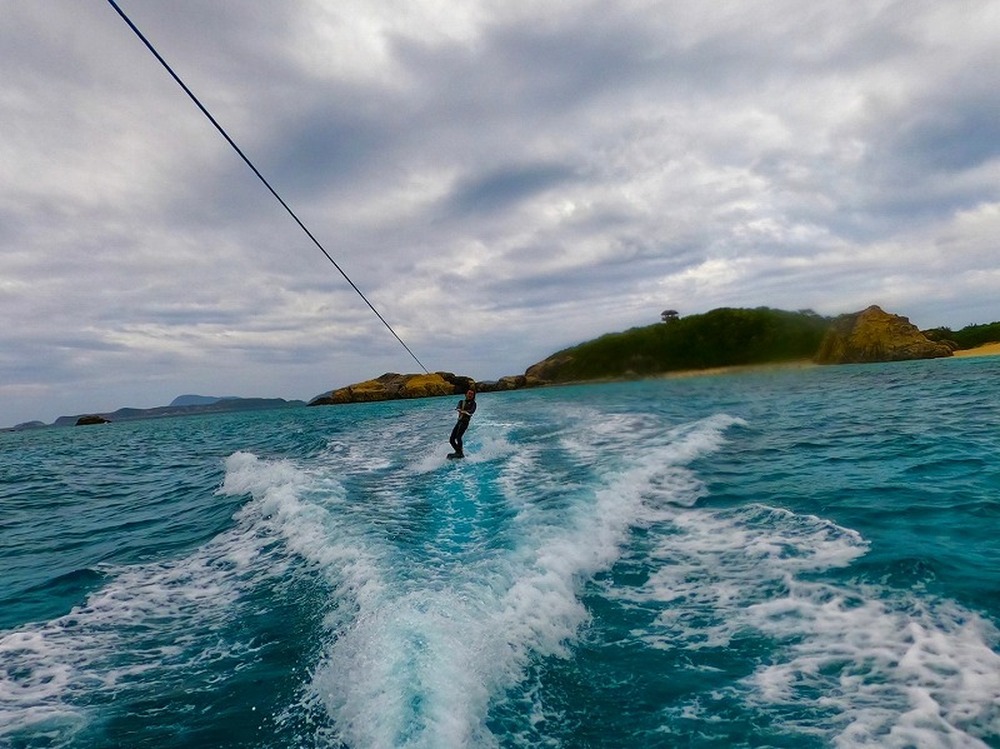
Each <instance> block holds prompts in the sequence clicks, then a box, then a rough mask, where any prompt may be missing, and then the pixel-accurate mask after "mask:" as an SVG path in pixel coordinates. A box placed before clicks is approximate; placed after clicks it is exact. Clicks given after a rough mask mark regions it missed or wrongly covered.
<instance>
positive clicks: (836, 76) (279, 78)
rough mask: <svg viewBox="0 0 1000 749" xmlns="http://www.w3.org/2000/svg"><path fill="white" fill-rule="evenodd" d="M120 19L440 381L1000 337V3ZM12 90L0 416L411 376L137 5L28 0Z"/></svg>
mask: <svg viewBox="0 0 1000 749" xmlns="http://www.w3.org/2000/svg"><path fill="white" fill-rule="evenodd" d="M123 7H124V8H125V10H126V11H127V12H130V13H131V14H132V15H133V19H134V20H135V21H136V22H137V23H138V24H139V25H140V27H142V28H143V30H144V31H145V32H146V34H147V35H148V36H149V37H150V39H151V40H152V41H153V43H154V44H156V45H157V47H158V48H159V50H160V52H161V53H162V54H163V55H164V56H165V57H166V58H167V59H168V60H169V61H170V62H171V63H172V64H173V65H174V66H175V68H176V69H177V71H178V72H179V73H180V74H181V75H182V76H183V77H184V78H185V80H186V81H187V83H188V84H189V85H190V86H191V87H192V89H193V90H194V91H195V92H196V93H197V94H198V95H199V97H200V98H201V99H202V100H203V101H204V102H205V104H206V105H207V106H209V108H210V109H211V110H212V111H213V113H214V114H215V115H216V117H217V118H218V119H219V121H220V122H222V123H223V125H224V126H225V127H226V128H227V129H228V130H229V131H230V133H231V134H232V135H233V136H234V137H235V138H236V139H237V141H238V142H239V143H240V145H241V146H242V147H243V148H244V150H245V151H246V152H247V153H248V154H249V155H250V156H251V158H252V159H254V161H255V163H257V165H258V167H260V168H262V169H263V171H264V173H265V175H266V176H267V177H268V179H269V180H271V181H272V183H273V184H274V185H275V186H276V187H277V188H278V189H279V191H280V192H281V193H282V195H283V196H284V197H285V198H286V199H287V200H288V201H289V203H290V204H291V205H292V207H293V208H294V209H295V210H296V212H297V213H298V214H299V215H300V217H301V218H302V219H303V220H304V221H305V222H306V224H307V225H308V226H309V228H310V229H311V230H312V231H313V232H314V234H315V235H316V236H317V237H318V238H319V239H320V241H321V242H322V243H323V245H324V246H325V247H326V248H327V250H328V251H329V252H330V253H331V255H333V256H334V258H335V259H336V260H337V262H338V263H339V264H341V266H342V267H343V268H344V269H345V270H346V271H347V272H348V273H349V274H350V275H351V277H352V278H353V279H354V280H355V282H356V283H357V284H358V285H359V287H360V288H361V289H362V290H363V291H364V292H365V293H366V295H367V296H368V297H369V298H370V299H371V300H372V301H373V302H374V303H375V305H376V306H377V307H378V308H379V309H380V311H382V312H383V313H384V315H385V316H386V318H387V319H388V320H389V321H390V322H391V323H392V324H393V326H394V327H395V328H396V330H397V331H398V332H400V333H401V334H403V337H404V339H405V340H407V342H408V344H409V345H410V346H411V348H413V349H414V351H415V352H416V353H417V354H418V355H419V356H420V357H421V359H422V360H423V361H424V362H425V363H427V364H428V365H429V366H430V367H431V368H442V369H449V370H452V371H456V372H462V373H469V374H472V375H474V376H477V377H482V378H487V377H496V376H499V375H502V374H508V373H513V372H518V371H523V369H524V368H525V367H526V366H527V365H528V364H531V363H532V362H533V361H535V360H537V359H539V358H541V357H542V356H544V355H546V354H548V353H551V352H552V351H554V350H556V349H558V348H561V347H563V346H565V345H569V344H572V343H576V342H578V341H580V340H583V339H586V338H589V337H592V336H594V335H597V334H600V333H603V332H606V331H608V330H613V329H621V328H624V327H627V326H630V325H635V324H643V323H651V322H655V321H656V320H657V319H658V315H659V311H660V310H661V309H663V308H664V307H668V306H669V307H672V308H676V309H679V310H681V311H682V313H683V314H690V313H693V312H700V311H705V310H707V309H711V308H712V307H716V306H757V305H760V304H769V305H772V306H779V307H784V308H788V309H798V308H803V307H812V308H815V309H817V310H818V311H821V312H824V313H831V314H832V313H837V312H842V311H850V310H853V309H859V308H861V307H863V306H867V304H870V303H879V304H883V305H884V306H886V307H892V308H893V309H892V311H894V312H899V313H901V314H906V315H908V316H910V317H911V319H914V320H915V321H919V322H918V324H921V325H926V326H930V325H937V324H945V325H952V326H961V325H964V324H967V323H969V322H986V321H990V320H992V319H994V318H996V317H998V316H1000V315H998V313H997V310H996V308H995V302H994V301H993V300H994V298H995V288H996V281H997V277H996V270H995V268H996V265H997V263H996V259H997V252H996V245H995V244H994V242H993V237H995V236H996V229H997V228H998V226H997V225H998V223H1000V221H998V217H997V215H998V208H997V206H998V204H1000V146H998V145H997V144H998V143H1000V123H998V121H997V119H996V117H995V113H996V111H997V109H998V104H1000V101H998V100H1000V93H998V92H997V90H996V87H995V85H994V81H995V80H997V78H998V73H1000V61H998V59H997V56H996V54H995V50H996V48H997V44H998V42H1000V4H998V3H997V2H995V0H979V1H978V2H976V1H973V2H969V3H962V4H951V5H949V4H942V3H932V2H922V1H921V2H912V3H906V4H901V3H898V2H892V1H891V0H885V1H884V2H875V3H863V4H858V3H846V4H845V3H834V2H820V3H811V4H802V3H798V2H792V0H781V1H780V2H779V1H774V2H762V3H754V4H749V5H748V4H738V3H721V4H719V3H717V4H709V5H705V4H691V3H688V4H683V3H670V4H666V5H664V4H662V3H649V2H640V1H636V2H629V3H626V4H619V5H617V6H614V7H609V6H608V5H607V4H599V3H576V2H556V3H542V4H539V3H537V2H514V3H505V4H502V5H501V6H497V5H496V4H489V3H482V2H479V3H475V2H474V3H466V4H463V5H462V6H461V7H456V6H455V5H454V4H453V3H451V4H448V3H444V2H440V1H438V0H434V1H433V2H431V1H428V2H424V1H423V0H418V1H417V2H413V3H409V4H407V5H406V6H405V8H403V7H401V6H400V5H399V4H398V3H384V2H371V1H370V0H365V2H360V1H359V2H348V3H346V4H344V3H339V4H335V5H331V4H329V3H321V2H318V0H302V1H301V2H299V1H296V2H289V3H281V4H273V5H261V4H258V5H255V6H253V8H252V9H249V8H244V9H239V10H238V9H236V8H234V7H232V6H229V5H226V4H204V3H191V2H182V3H179V4H174V3H172V4H170V5H169V7H168V6H166V5H160V4H150V3H139V2H130V3H124V4H123ZM0 64H2V65H3V68H4V71H5V75H4V78H3V80H2V82H0V122H2V123H3V125H2V126H0V127H2V128H3V135H4V137H3V138H0V242H2V245H0V314H2V315H3V319H5V320H6V321H8V324H7V325H6V326H5V329H4V330H3V331H2V332H0V350H2V351H3V354H0V381H2V382H4V385H3V389H2V390H0V397H2V402H0V424H4V423H15V422H17V421H23V420H28V419H33V418H42V419H46V420H51V419H52V418H54V417H55V416H58V415H60V414H61V413H70V412H79V411H84V410H99V409H112V408H115V407H118V406H122V405H135V406H151V405H160V404H161V403H163V402H166V401H169V400H170V399H171V398H172V397H173V396H174V395H176V394H177V393H179V392H190V391H197V390H199V389H200V390H202V391H205V392H209V393H223V392H224V393H234V392H236V393H237V394H245V395H268V396H272V395H273V396H279V395H280V396H285V397H302V398H308V397H311V396H312V395H315V394H317V393H319V392H320V391H322V390H325V389H328V388H330V387H332V386H335V385H339V384H344V383H346V382H350V381H353V380H355V379H362V378H364V377H368V376H371V375H373V374H378V373H380V372H381V371H384V370H387V369H395V370H399V371H404V370H413V369H414V368H415V366H416V365H415V363H413V362H412V360H410V359H409V357H408V355H406V353H405V352H404V351H403V350H402V348H401V347H399V346H398V344H397V343H396V342H395V341H394V340H393V339H392V338H391V336H390V335H389V333H388V331H386V330H385V329H384V328H383V327H382V325H381V323H379V322H378V321H377V320H376V319H375V318H374V316H373V315H371V313H370V311H368V309H367V308H366V307H365V306H364V303H363V302H362V301H361V300H360V299H359V298H358V297H357V296H356V295H355V294H354V292H353V291H352V290H351V289H350V288H349V287H348V286H347V284H346V282H344V281H343V279H342V278H340V276H339V274H338V273H337V272H336V270H335V269H334V268H333V267H332V266H331V265H330V264H329V262H328V261H327V260H326V259H325V258H324V257H323V256H322V254H321V253H320V252H319V250H318V249H317V248H315V247H314V246H313V245H312V244H311V243H310V241H309V240H308V239H307V238H306V237H305V236H304V235H302V234H301V232H299V230H298V228H297V227H296V226H295V224H294V223H293V222H292V220H291V219H290V218H289V217H288V216H287V215H285V214H284V213H283V212H282V209H281V208H280V207H279V206H277V204H276V203H275V202H274V201H273V199H271V198H270V196H269V195H268V194H267V193H266V192H265V191H264V189H263V188H262V187H261V186H260V185H259V184H258V183H256V181H255V178H254V177H253V176H252V175H251V174H250V173H249V171H248V170H247V168H246V167H245V166H244V165H243V164H242V163H241V162H240V161H239V159H238V158H237V157H236V155H235V154H233V153H232V152H231V151H230V150H228V146H227V145H226V144H225V143H224V141H223V140H222V139H221V137H220V136H219V135H218V134H217V133H216V132H215V131H214V130H213V129H212V128H211V126H210V125H209V123H208V122H207V121H206V120H204V118H203V117H202V116H201V115H200V113H198V111H197V110H196V109H195V108H194V106H193V105H192V104H191V103H190V102H189V101H188V100H187V99H186V97H185V96H184V94H183V93H182V92H181V91H180V89H179V88H178V87H177V86H176V84H175V83H174V82H173V81H171V80H170V79H169V77H168V76H167V74H166V73H165V72H164V71H163V70H162V68H160V67H159V66H158V64H157V63H156V62H155V60H153V58H152V57H151V56H150V55H149V54H148V52H146V50H145V49H144V48H143V47H142V45H141V44H140V43H139V42H138V40H137V39H135V38H134V37H133V36H132V35H131V32H130V31H129V30H128V29H127V27H125V25H124V24H122V23H121V21H120V19H118V18H117V17H116V16H115V14H114V13H113V12H112V11H111V10H110V8H103V7H102V6H99V5H98V6H93V5H86V4H80V3H77V2H75V1H74V0H50V1H49V2H46V3H30V4H29V3H19V4H13V5H11V6H10V7H9V8H7V9H6V10H5V22H4V24H3V27H2V28H0ZM124 398H134V399H135V402H123V401H122V399H124Z"/></svg>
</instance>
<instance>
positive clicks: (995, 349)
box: [952, 342, 1000, 356]
mask: <svg viewBox="0 0 1000 749" xmlns="http://www.w3.org/2000/svg"><path fill="white" fill-rule="evenodd" d="M952 356H1000V342H995V343H984V344H983V345H982V346H976V347H975V348H962V349H959V350H958V351H954V352H952Z"/></svg>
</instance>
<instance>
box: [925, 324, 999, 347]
mask: <svg viewBox="0 0 1000 749" xmlns="http://www.w3.org/2000/svg"><path fill="white" fill-rule="evenodd" d="M924 333H925V334H926V335H927V337H928V338H930V339H931V340H933V341H954V342H955V343H956V344H958V348H960V349H969V348H976V347H977V346H983V345H985V344H987V343H996V342H997V341H1000V322H989V323H983V324H980V325H966V326H965V327H964V328H962V329H961V330H952V329H951V328H932V329H931V330H925V331H924Z"/></svg>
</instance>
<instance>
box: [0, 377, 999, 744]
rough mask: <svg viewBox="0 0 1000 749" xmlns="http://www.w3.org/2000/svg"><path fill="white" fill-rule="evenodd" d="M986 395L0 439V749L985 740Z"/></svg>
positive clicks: (822, 385)
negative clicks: (467, 422)
mask: <svg viewBox="0 0 1000 749" xmlns="http://www.w3.org/2000/svg"><path fill="white" fill-rule="evenodd" d="M998 381H1000V357H982V358H963V359H946V360H933V361H920V362H907V363H896V364H886V365H861V366H837V367H814V368H798V369H796V368H783V369H782V368H779V369H773V370H754V371H745V372H739V373H728V374H720V375H713V376H697V377H685V378H674V379H670V378H665V379H655V380H643V381H635V382H624V383H613V384H600V385H581V386H569V387H553V388H546V389H539V390H528V391H517V392H510V393H485V394H482V395H481V396H480V397H479V410H478V412H477V413H476V416H475V418H474V419H473V420H472V426H471V427H470V429H469V432H468V433H467V436H466V454H467V456H468V457H467V458H466V459H465V460H464V461H448V460H446V459H445V455H446V454H447V453H448V452H449V451H450V448H449V446H448V442H447V437H448V434H449V432H450V430H451V427H452V424H453V421H454V411H453V409H454V405H455V401H456V398H432V399H423V400H415V401H394V402H388V403H378V404H356V405H348V406H327V407H319V408H293V409H280V410H273V411H265V412H248V413H238V414H220V415H211V416H191V417H183V418H169V419H160V420H149V421H137V422H129V423H120V424H110V425H103V426H91V427H80V428H64V429H46V430H38V431H29V432H17V433H3V434H0V571H2V577H0V746H3V747H10V748H11V749H21V748H25V749H27V748H28V747H74V748H75V747H80V748H86V749H91V748H97V747H101V748H103V747H192V748H194V747H198V748H202V747H262V748H263V747H275V748H284V747H288V748H298V747H308V748H318V747H337V748H345V749H346V748H350V749H367V748H370V747H386V748H389V747H413V748H426V749H451V748H457V747H511V748H513V747H565V748H567V749H568V748H571V747H796V748H801V747H899V748H903V747H919V748H921V749H922V748H925V747H1000V630H998V626H1000V533H998V530H1000V522H998V521H1000V389H998V387H997V383H998Z"/></svg>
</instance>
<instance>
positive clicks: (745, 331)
mask: <svg viewBox="0 0 1000 749" xmlns="http://www.w3.org/2000/svg"><path fill="white" fill-rule="evenodd" d="M830 324H831V318H828V317H822V316H821V315H818V314H816V313H815V312H813V311H811V310H802V311H799V312H788V311H784V310H778V309H771V308H769V307H758V308H756V309H735V308H729V307H723V308H719V309H714V310H712V311H710V312H706V313H704V314H698V315H690V316H688V317H683V318H682V317H678V316H677V315H676V313H673V314H669V313H664V315H663V322H660V323H655V324H653V325H647V326H644V327H640V328H631V329H630V330H626V331H624V332H621V333H608V334H607V335H603V336H601V337H599V338H595V339H593V340H591V341H587V342H585V343H581V344H579V345H577V346H572V347H570V348H567V349H563V350H562V351H559V352H558V353H556V354H553V355H552V356H550V357H549V358H548V359H546V360H545V361H543V362H539V363H538V364H537V365H535V368H533V370H534V371H532V370H529V373H528V374H529V375H532V374H533V375H536V376H538V377H540V378H542V379H544V380H546V381H548V382H572V381H580V380H593V379H603V378H616V377H629V376H644V375H653V374H659V373H663V372H676V371H681V370H691V369H710V368H714V367H728V366H735V365H743V364H765V363H771V362H782V361H793V360H796V359H804V358H809V357H812V356H813V354H815V353H816V350H817V349H818V348H819V345H820V342H821V341H822V340H823V335H824V334H825V333H826V331H827V329H828V328H829V327H830Z"/></svg>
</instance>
